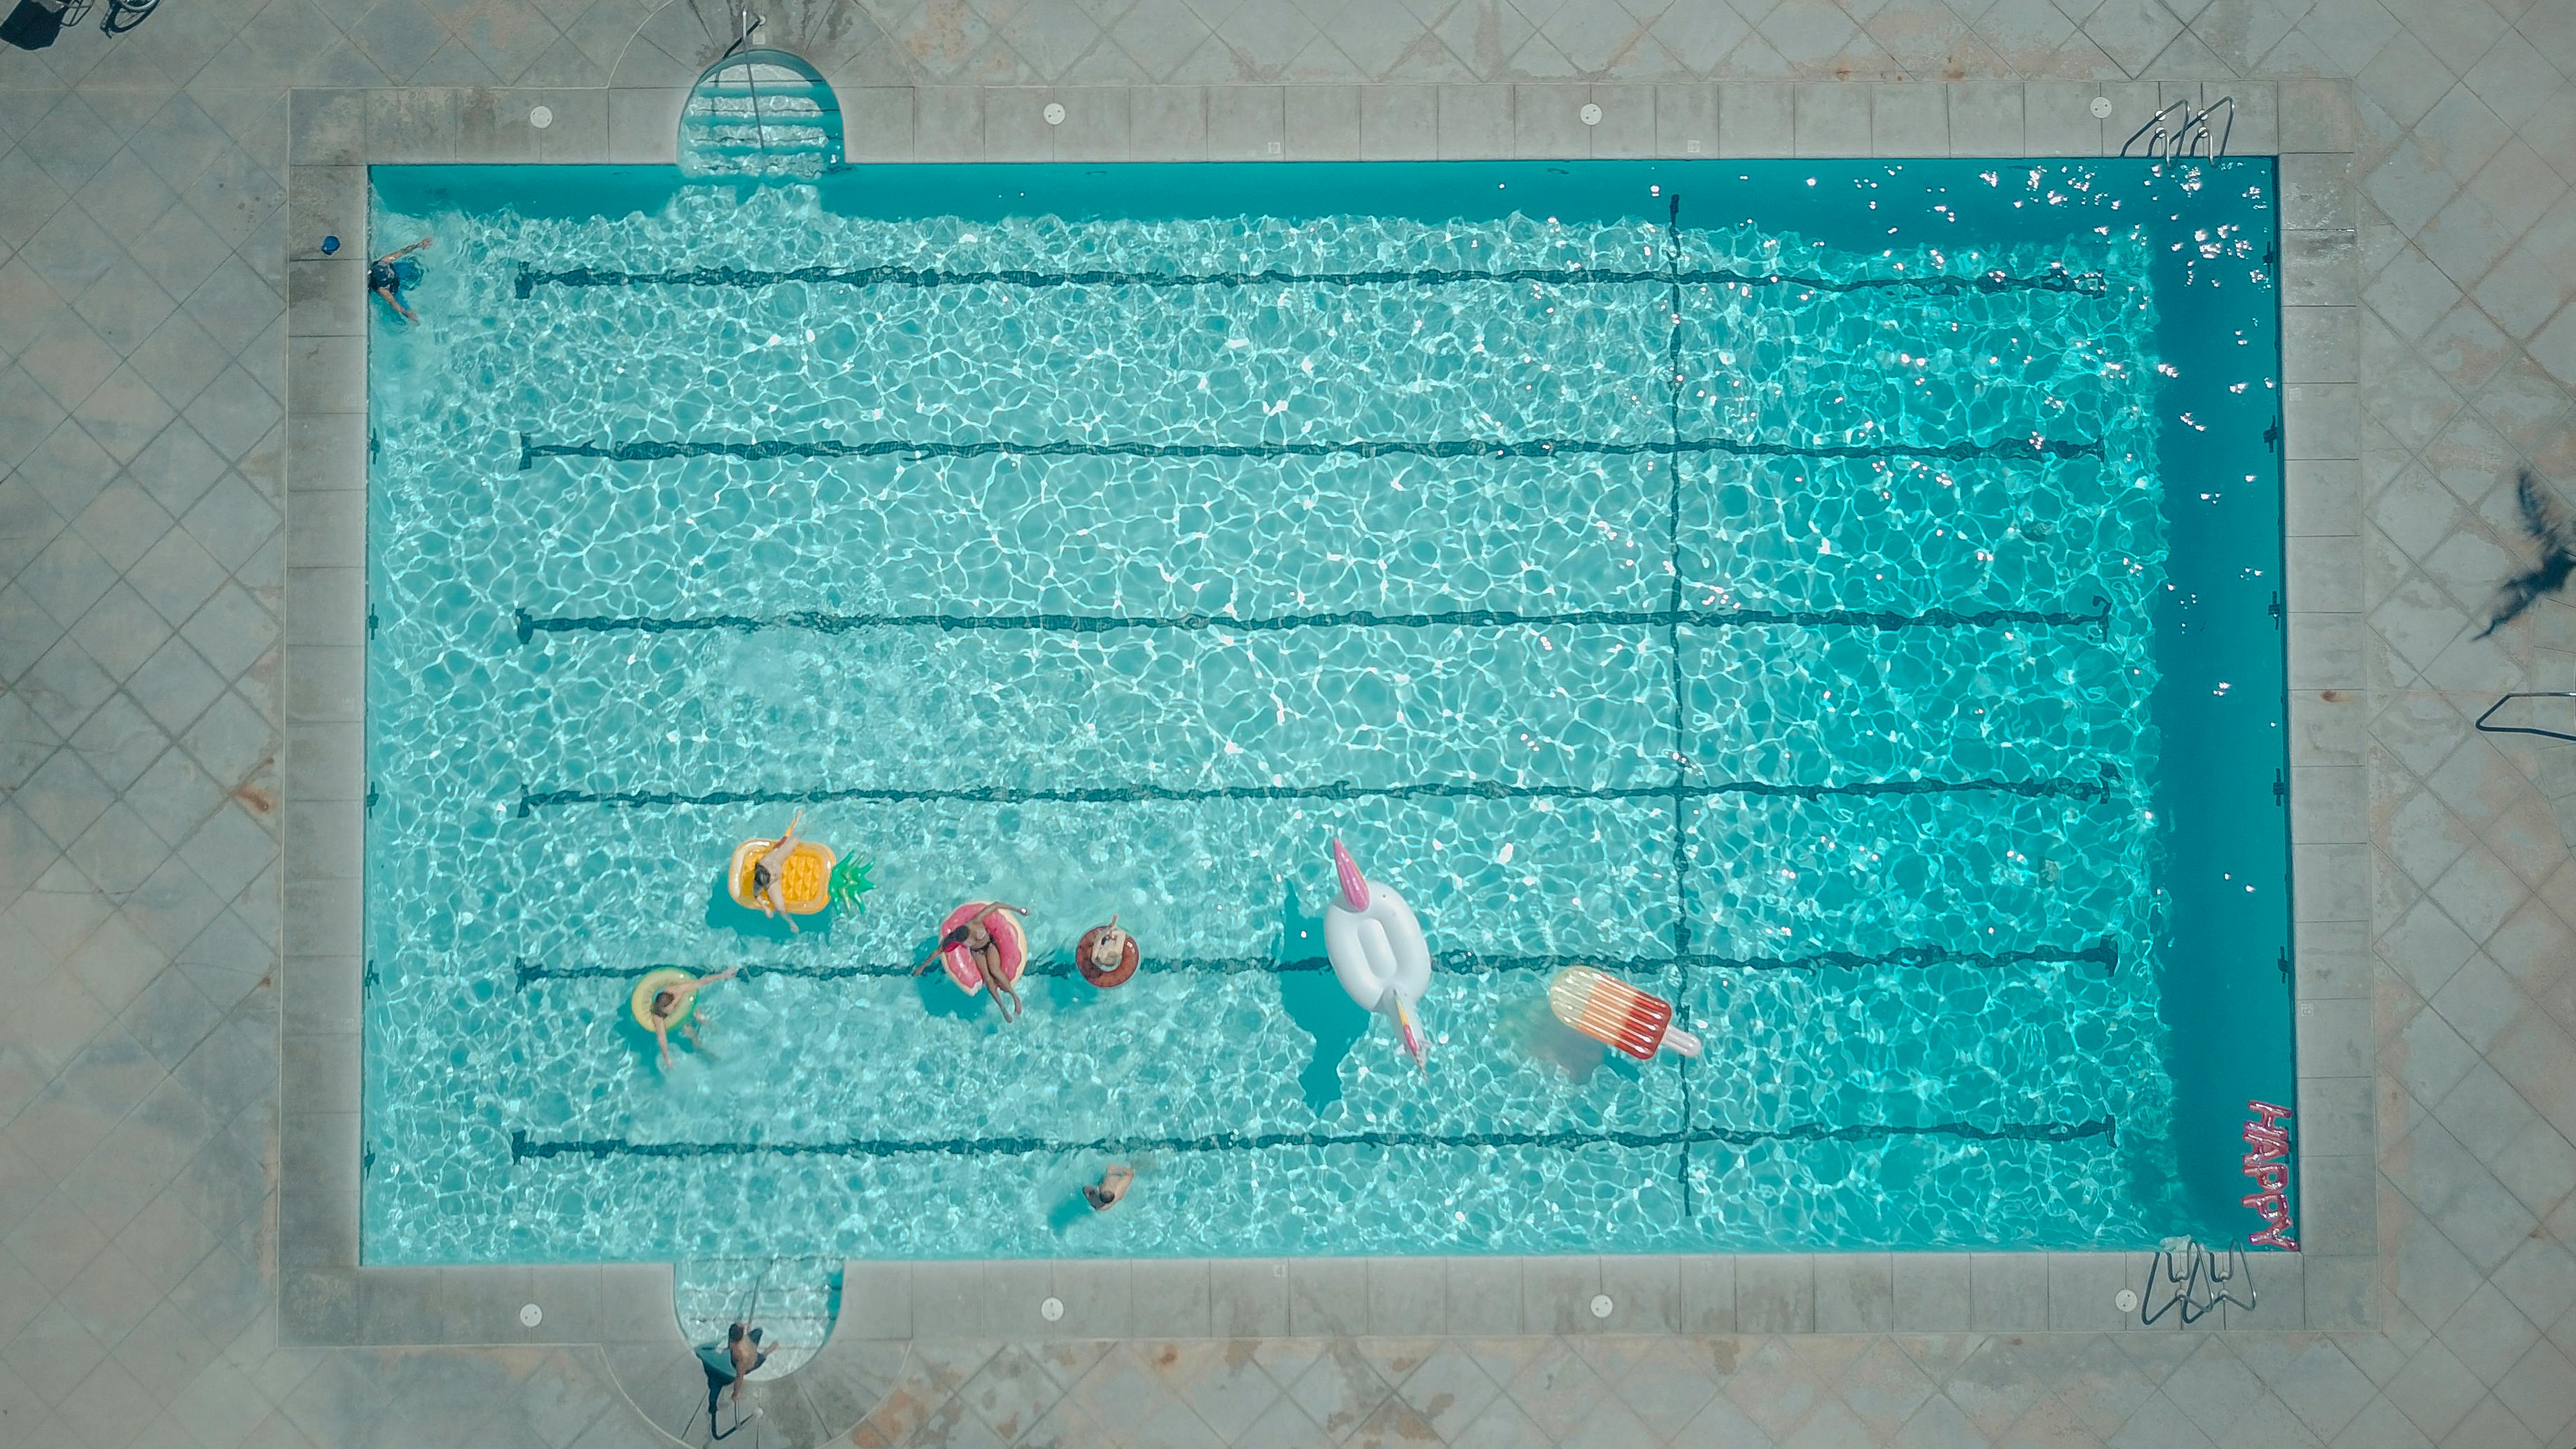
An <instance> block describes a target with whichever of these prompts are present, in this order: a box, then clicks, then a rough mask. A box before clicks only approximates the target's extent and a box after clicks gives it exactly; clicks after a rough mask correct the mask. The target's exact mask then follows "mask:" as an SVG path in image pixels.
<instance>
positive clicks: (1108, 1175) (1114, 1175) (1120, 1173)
mask: <svg viewBox="0 0 2576 1449" xmlns="http://www.w3.org/2000/svg"><path fill="white" fill-rule="evenodd" d="M1135 1185H1136V1174H1135V1173H1134V1172H1133V1171H1131V1170H1129V1169H1128V1168H1125V1167H1112V1168H1110V1169H1109V1170H1108V1171H1107V1172H1104V1173H1102V1174H1101V1175H1100V1182H1099V1184H1098V1185H1097V1186H1086V1187H1084V1188H1083V1190H1082V1200H1083V1201H1084V1202H1087V1203H1089V1204H1091V1210H1092V1211H1093V1212H1096V1213H1105V1212H1107V1211H1109V1210H1110V1209H1111V1208H1113V1207H1116V1206H1117V1205H1118V1201H1119V1199H1121V1198H1123V1197H1125V1196H1126V1195H1127V1189H1129V1188H1131V1187H1133V1186H1135Z"/></svg>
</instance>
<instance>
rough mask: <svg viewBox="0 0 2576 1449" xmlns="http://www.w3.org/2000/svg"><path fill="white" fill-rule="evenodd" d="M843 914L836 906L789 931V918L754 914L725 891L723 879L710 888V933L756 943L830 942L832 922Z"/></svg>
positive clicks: (799, 920)
mask: <svg viewBox="0 0 2576 1449" xmlns="http://www.w3.org/2000/svg"><path fill="white" fill-rule="evenodd" d="M840 913H841V912H840V909H839V908H838V907H837V906H835V907H826V908H825V909H824V910H822V911H819V912H817V913H815V914H814V915H810V916H799V917H797V918H796V928H795V929H794V930H790V929H788V926H787V918H786V917H784V916H773V915H771V914H769V913H768V912H766V911H755V910H753V909H752V908H751V907H749V906H746V905H744V904H743V903H742V902H740V901H737V900H735V899H734V898H733V893H732V892H731V891H728V890H726V889H725V883H724V878H723V877H722V876H721V875H719V876H718V877H717V878H716V880H715V882H714V883H713V884H711V885H709V886H708V887H707V929H708V930H710V931H731V932H733V933H734V934H736V935H738V936H749V937H751V938H752V939H753V940H757V941H801V940H803V939H805V938H806V937H808V936H814V937H819V938H821V939H823V940H830V939H831V936H832V918H833V917H834V916H837V915H839V914H840Z"/></svg>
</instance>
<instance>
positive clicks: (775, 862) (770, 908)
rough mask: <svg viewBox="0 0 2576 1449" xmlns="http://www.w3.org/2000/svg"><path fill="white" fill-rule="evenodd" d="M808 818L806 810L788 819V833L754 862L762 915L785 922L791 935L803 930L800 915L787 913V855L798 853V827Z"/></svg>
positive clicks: (756, 895) (754, 888)
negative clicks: (797, 926) (800, 929)
mask: <svg viewBox="0 0 2576 1449" xmlns="http://www.w3.org/2000/svg"><path fill="white" fill-rule="evenodd" d="M804 818H805V812H804V811H802V810H799V811H797V812H796V814H795V816H794V817H793V818H792V819H790V820H789V821H788V822H787V833H786V834H784V835H781V836H779V837H778V843H777V844H776V845H773V846H771V847H769V849H768V851H767V852H766V853H764V854H763V855H762V856H761V857H760V859H758V860H755V861H753V862H752V863H751V896H752V899H753V900H755V901H758V902H759V903H760V911H761V914H762V915H765V916H776V917H777V918H779V919H780V920H783V921H785V922H786V923H787V934H789V935H791V936H794V935H801V934H802V932H800V931H798V930H797V929H796V918H795V917H794V916H792V915H789V914H788V913H787V886H786V882H785V877H786V874H787V857H789V856H790V855H793V854H795V853H796V844H797V842H796V826H797V823H798V822H799V821H802V820H803V819H804Z"/></svg>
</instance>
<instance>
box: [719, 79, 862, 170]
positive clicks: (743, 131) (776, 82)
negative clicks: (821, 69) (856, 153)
mask: <svg viewBox="0 0 2576 1449" xmlns="http://www.w3.org/2000/svg"><path fill="white" fill-rule="evenodd" d="M840 164H841V108H840V103H839V102H838V101H836V100H834V99H833V97H832V88H831V87H830V86H829V85H826V84H825V83H824V82H823V81H822V80H821V79H820V78H819V77H816V76H812V75H809V74H807V73H805V72H804V71H803V70H801V69H797V68H793V67H791V66H788V65H785V64H781V63H779V61H777V60H774V59H770V58H767V57H761V56H745V57H743V58H742V59H740V60H736V61H732V62H728V63H727V64H724V65H721V66H718V67H717V68H716V69H714V70H713V71H710V72H708V74H707V76H706V78H705V79H703V80H701V81H699V82H698V84H697V87H696V89H694V90H692V91H691V92H690V93H689V103H688V106H687V107H686V108H685V109H684V110H683V111H682V112H681V113H680V168H681V170H682V171H683V172H684V173H686V174H687V175H688V176H690V177H691V178H693V179H698V180H727V179H741V180H747V181H763V180H812V179H814V178H816V177H819V176H821V175H822V174H823V173H824V172H825V171H828V170H830V169H832V168H833V167H835V166H838V165H840Z"/></svg>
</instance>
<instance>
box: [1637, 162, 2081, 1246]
mask: <svg viewBox="0 0 2576 1449" xmlns="http://www.w3.org/2000/svg"><path fill="white" fill-rule="evenodd" d="M1664 258H1665V261H1664V269H1665V271H1666V272H1667V273H1669V274H1670V275H1671V277H1672V287H1671V294H1670V296H1669V297H1667V298H1666V305H1667V306H1668V307H1669V308H1670V310H1671V313H1672V316H1671V325H1670V337H1669V339H1668V340H1667V341H1666V343H1665V345H1664V431H1665V434H1666V437H1667V438H1668V439H1669V441H1671V442H1672V443H1673V444H1674V445H1675V446H1676V447H1678V446H1679V445H1680V443H1681V440H1682V279H1681V261H1682V194H1681V193H1680V192H1678V191H1676V192H1674V193H1673V195H1672V200H1671V201H1670V202H1669V203H1668V204H1667V205H1666V207H1665V210H1664ZM1664 468H1665V471H1667V472H1669V473H1670V474H1671V475H1672V477H1671V480H1670V482H1669V483H1668V484H1667V485H1666V486H1667V488H1668V490H1669V492H1670V495H1671V496H1670V499H1669V500H1668V502H1667V503H1666V505H1665V507H1666V514H1665V530H1666V532H1667V534H1668V535H1669V536H1670V538H1671V540H1672V546H1673V554H1672V575H1673V581H1672V598H1671V602H1670V603H1669V605H1667V612H1669V613H1670V614H1671V615H1672V616H1673V618H1672V622H1671V623H1670V624H1669V625H1668V626H1666V639H1665V644H1666V646H1667V649H1668V651H1669V652H1670V653H1671V655H1672V661H1673V666H1672V668H1673V673H1672V690H1673V768H1674V769H1675V770H1679V771H1684V772H1687V771H1690V770H1692V769H1695V768H1697V762H1696V761H1694V760H1692V759H1691V755H1690V703H1689V699H1688V697H1687V696H1685V695H1684V694H1683V693H1682V690H1683V683H1682V627H1681V617H1682V468H1681V461H1680V459H1679V457H1678V456H1676V457H1673V458H1667V459H1665V460H1664ZM2110 608H2111V605H2110V601H2109V600H2107V599H2105V600H2104V601H2103V603H2102V610H2103V614H2104V617H2105V620H2106V622H2107V620H2108V616H2109V614H2110ZM1690 959H1691V930H1690V825H1689V821H1688V819H1687V817H1685V816H1684V815H1683V813H1682V800H1681V797H1679V796H1675V797H1674V798H1673V962H1674V965H1675V968H1676V969H1675V972H1674V976H1675V981H1674V986H1673V1005H1674V1011H1675V1014H1676V1015H1678V1014H1679V1012H1680V1007H1681V1005H1682V1004H1683V1003H1685V1002H1687V1001H1689V1000H1690ZM1690 1069H1691V1059H1690V1058H1689V1057H1683V1058H1681V1061H1680V1064H1679V1065H1678V1066H1676V1067H1675V1068H1674V1069H1673V1072H1674V1076H1675V1077H1676V1078H1678V1079H1679V1081H1680V1083H1681V1092H1682V1125H1683V1126H1684V1127H1688V1126H1690V1125H1691V1120H1692V1111H1691V1070H1690ZM1673 1177H1674V1180H1675V1181H1676V1182H1678V1183H1679V1184H1680V1185H1681V1190H1682V1216H1684V1217H1689V1216H1690V1215H1691V1170H1690V1148H1688V1147H1687V1146H1685V1147H1684V1148H1682V1150H1681V1151H1680V1152H1678V1153H1675V1154H1674V1161H1673Z"/></svg>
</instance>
